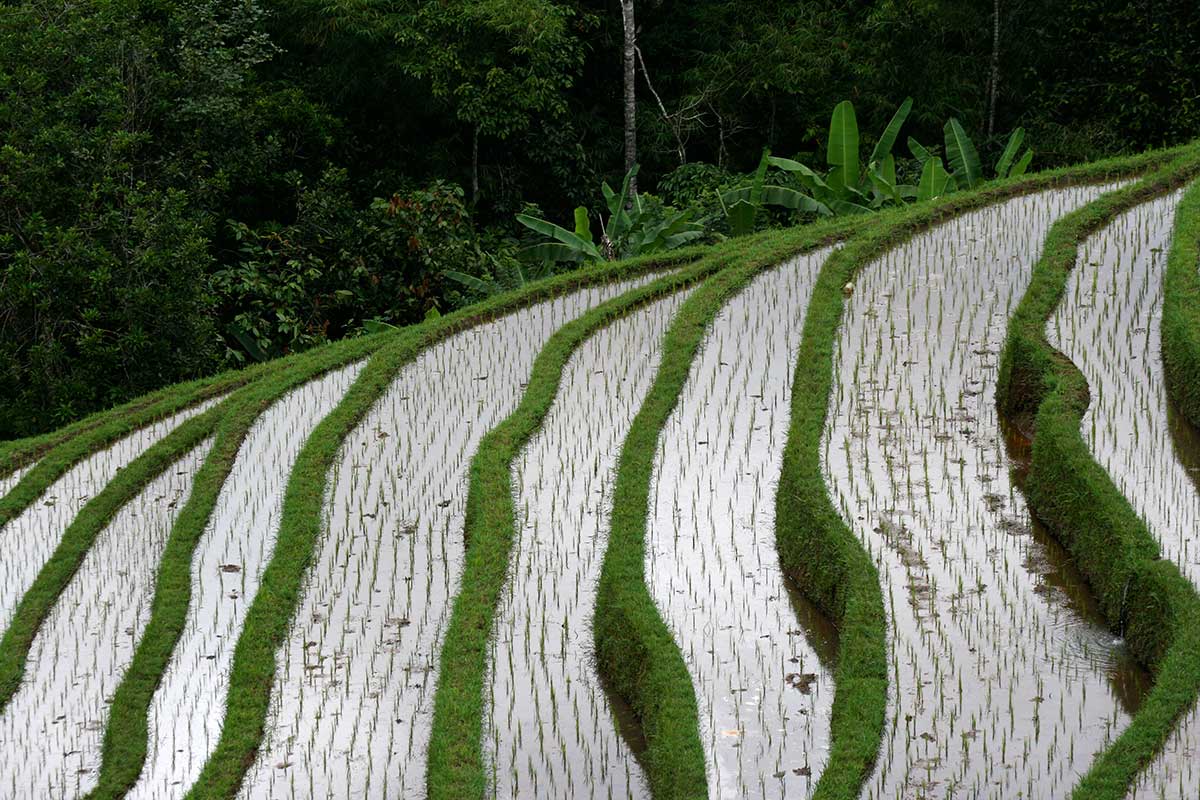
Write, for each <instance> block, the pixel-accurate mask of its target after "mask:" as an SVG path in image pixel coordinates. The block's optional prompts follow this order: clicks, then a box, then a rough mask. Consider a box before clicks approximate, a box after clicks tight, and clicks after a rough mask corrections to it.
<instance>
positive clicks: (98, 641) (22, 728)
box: [0, 441, 212, 800]
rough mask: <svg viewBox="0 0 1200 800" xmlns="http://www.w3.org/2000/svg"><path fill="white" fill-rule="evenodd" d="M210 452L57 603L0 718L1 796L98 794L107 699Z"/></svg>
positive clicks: (113, 539) (144, 502)
mask: <svg viewBox="0 0 1200 800" xmlns="http://www.w3.org/2000/svg"><path fill="white" fill-rule="evenodd" d="M211 445H212V442H211V441H209V442H206V443H204V444H203V445H201V446H200V447H197V448H196V449H195V450H193V451H192V452H191V453H190V454H188V455H187V456H186V457H184V458H183V459H182V460H181V461H178V462H176V463H175V464H173V465H171V466H170V467H168V469H167V470H166V471H165V472H164V473H163V474H162V475H160V476H159V477H158V478H156V479H155V480H153V481H151V482H150V484H149V485H147V486H146V488H145V489H143V490H142V491H141V493H139V494H138V495H137V496H136V497H135V498H134V499H133V500H132V501H131V502H130V503H128V504H126V505H125V506H124V507H123V508H122V509H121V510H120V511H119V512H118V513H117V515H116V516H115V517H114V518H113V520H112V521H111V522H110V523H109V524H108V525H107V526H106V527H105V529H104V530H103V531H102V532H101V533H100V535H99V536H98V537H97V539H96V542H95V544H94V545H93V546H92V548H91V550H89V551H88V554H87V555H86V556H85V557H84V560H83V563H82V564H81V565H80V567H79V571H78V572H76V573H75V576H74V577H73V578H72V580H71V582H70V583H69V584H68V585H67V587H66V589H65V590H64V591H63V593H62V594H61V595H60V596H59V598H58V601H57V602H56V603H55V605H54V608H53V610H52V611H51V612H50V615H49V616H48V617H47V619H46V621H45V623H44V624H43V625H42V627H41V629H40V630H39V631H38V634H37V636H36V637H35V639H34V641H33V647H32V649H31V651H30V654H29V661H28V664H27V666H26V669H25V679H24V681H23V682H22V683H21V686H20V688H19V689H18V690H17V693H16V694H15V695H14V696H13V698H12V700H11V701H10V702H9V703H8V705H7V706H5V708H4V710H3V712H2V713H0V795H2V796H4V797H10V798H13V799H14V800H17V798H31V799H32V798H46V797H78V796H82V795H84V794H86V793H87V792H89V791H90V790H91V789H92V788H94V786H95V783H96V778H97V774H98V770H99V766H100V749H101V745H102V743H103V739H104V729H105V726H106V724H107V721H108V702H109V699H110V698H111V696H112V693H113V692H114V691H115V689H116V687H117V685H118V684H119V683H120V681H121V678H122V676H123V675H124V673H125V670H126V669H127V668H128V666H129V663H130V661H131V660H132V659H133V654H134V651H135V650H136V648H137V644H138V641H139V640H140V638H141V636H142V632H143V631H144V630H145V627H146V624H147V622H148V621H149V617H150V604H151V600H152V598H153V592H154V578H155V574H156V572H157V569H158V561H159V558H160V557H161V556H162V552H163V549H164V548H165V547H166V544H167V538H168V537H169V535H170V532H171V525H172V524H173V523H174V521H175V518H176V517H177V516H178V515H179V512H180V511H181V510H182V509H183V506H184V505H185V504H186V503H187V498H188V495H189V494H190V493H191V487H192V481H193V479H194V478H195V474H196V472H197V470H199V468H200V465H201V464H202V463H204V458H205V457H206V455H207V454H208V450H209V449H210V447H211Z"/></svg>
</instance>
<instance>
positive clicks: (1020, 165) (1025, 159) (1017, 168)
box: [1008, 148, 1033, 178]
mask: <svg viewBox="0 0 1200 800" xmlns="http://www.w3.org/2000/svg"><path fill="white" fill-rule="evenodd" d="M1032 161H1033V148H1030V149H1028V150H1026V151H1025V155H1023V156H1021V160H1020V161H1018V162H1017V163H1016V164H1014V165H1013V168H1012V171H1011V172H1009V173H1008V175H1009V177H1010V178H1015V177H1017V176H1018V175H1024V174H1025V170H1027V169H1029V164H1030V162H1032Z"/></svg>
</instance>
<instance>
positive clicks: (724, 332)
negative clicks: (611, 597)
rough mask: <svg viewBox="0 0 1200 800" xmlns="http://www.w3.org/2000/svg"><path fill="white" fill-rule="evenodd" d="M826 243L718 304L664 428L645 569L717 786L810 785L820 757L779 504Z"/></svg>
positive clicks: (824, 672)
mask: <svg viewBox="0 0 1200 800" xmlns="http://www.w3.org/2000/svg"><path fill="white" fill-rule="evenodd" d="M829 252H830V251H829V250H828V249H825V250H820V251H817V252H814V253H810V254H807V255H804V256H801V257H799V258H796V259H794V260H792V261H789V262H787V263H785V264H783V265H781V266H780V267H778V268H776V269H773V270H771V271H769V272H767V273H764V274H763V275H760V276H758V277H757V278H756V279H755V280H754V281H753V282H752V283H751V284H750V285H749V286H748V287H747V288H746V289H744V290H743V291H742V292H741V293H739V294H738V295H737V296H735V297H734V298H733V299H731V300H730V301H729V302H728V303H727V304H726V305H725V307H724V308H722V309H721V311H720V313H719V314H718V316H717V317H716V319H715V320H714V321H713V323H712V325H711V328H710V330H709V331H708V333H707V334H706V337H705V339H704V341H703V344H702V347H701V351H700V353H699V354H698V356H697V357H696V361H695V362H694V363H693V365H692V369H691V371H690V373H689V375H688V379H687V383H686V384H685V385H684V388H683V391H682V393H681V395H680V398H679V402H678V405H677V406H676V408H675V410H674V411H673V412H672V414H671V417H670V419H669V420H668V422H667V424H666V425H665V427H664V428H663V430H662V432H661V434H660V436H659V452H658V455H657V457H656V460H655V467H654V469H655V471H654V477H653V479H652V481H651V487H650V489H651V492H650V517H649V521H648V523H647V526H646V544H647V556H646V559H647V560H646V574H647V581H648V583H649V586H650V591H651V594H652V596H653V597H654V600H655V603H656V604H657V605H658V608H659V611H660V613H661V614H662V616H663V618H664V619H665V620H666V622H667V626H668V628H670V630H671V631H672V633H673V634H674V636H675V639H676V641H677V643H678V644H679V646H680V648H681V650H682V651H683V656H684V660H685V662H686V663H687V666H688V669H689V671H690V673H691V676H692V681H693V685H694V688H695V691H696V699H697V702H698V707H699V715H700V726H701V731H700V733H701V739H702V741H703V744H704V747H705V751H706V757H707V762H708V780H709V787H708V794H709V796H710V797H713V798H746V797H756V798H758V797H763V798H778V797H807V796H808V795H809V794H810V793H811V792H812V790H813V787H814V786H815V783H816V780H817V777H818V776H819V774H820V772H821V769H822V767H823V766H824V763H825V760H826V758H827V757H828V746H829V714H830V705H831V703H832V699H833V688H834V687H833V682H832V677H831V675H832V665H830V664H828V663H822V661H821V659H820V658H819V657H818V654H817V652H816V651H814V649H813V648H812V647H811V646H810V645H809V643H808V640H807V638H806V635H805V629H804V626H803V624H802V622H801V618H800V615H799V614H798V613H797V611H798V609H797V604H796V602H794V600H795V595H793V594H792V593H791V591H790V587H789V586H788V582H787V581H786V579H785V577H784V575H783V573H782V570H781V568H780V564H779V556H778V552H777V551H776V548H775V531H774V515H775V487H776V485H777V482H778V478H779V470H780V468H781V465H782V459H783V447H784V443H785V440H786V435H787V427H788V421H789V409H790V403H791V391H790V390H791V381H792V376H793V372H794V369H795V353H796V350H797V348H798V347H799V343H800V334H801V330H802V328H803V324H804V315H805V311H806V309H807V307H808V300H809V297H810V296H811V292H812V286H813V282H814V281H815V279H816V275H817V271H818V270H819V269H820V267H821V264H822V263H823V262H824V260H825V258H826V256H828V254H829ZM800 611H801V612H802V613H805V614H809V612H808V610H807V609H805V608H803V607H802V604H801V608H800ZM826 652H828V650H827V649H826Z"/></svg>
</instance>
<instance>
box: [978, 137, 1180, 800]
mask: <svg viewBox="0 0 1200 800" xmlns="http://www.w3.org/2000/svg"><path fill="white" fill-rule="evenodd" d="M1197 172H1200V149H1197V148H1195V147H1192V148H1190V149H1189V150H1188V151H1187V152H1186V153H1185V154H1184V155H1183V156H1182V157H1181V158H1180V159H1179V160H1178V161H1176V162H1174V163H1172V164H1170V165H1168V166H1166V167H1164V168H1162V169H1160V170H1158V171H1156V172H1154V173H1153V174H1151V175H1149V176H1147V177H1146V178H1144V179H1142V180H1141V181H1139V182H1138V183H1136V184H1133V185H1132V186H1130V187H1126V188H1124V189H1122V190H1119V191H1116V192H1111V193H1109V194H1107V195H1105V196H1103V197H1101V198H1100V199H1098V200H1096V201H1095V202H1093V203H1091V204H1089V205H1087V206H1085V207H1083V208H1082V209H1079V210H1078V211H1076V212H1074V213H1072V214H1070V215H1068V216H1066V217H1064V218H1063V219H1062V220H1060V221H1059V222H1058V223H1057V224H1056V225H1055V226H1054V227H1053V228H1052V229H1051V232H1050V234H1049V237H1048V238H1047V242H1046V247H1045V250H1044V252H1043V254H1042V257H1041V259H1040V261H1039V262H1038V264H1037V266H1036V267H1035V268H1034V273H1033V280H1032V282H1031V283H1030V286H1029V288H1028V290H1027V291H1026V294H1025V296H1024V297H1023V298H1022V300H1021V303H1020V305H1019V306H1018V308H1017V312H1016V314H1015V315H1014V316H1013V318H1012V320H1011V321H1010V324H1009V329H1008V339H1007V342H1006V345H1005V349H1004V354H1003V357H1002V360H1001V380H1000V385H999V387H998V389H997V401H998V403H999V405H1000V408H1001V411H1002V412H1004V413H1006V414H1007V415H1009V416H1010V417H1012V418H1014V419H1016V420H1018V421H1020V422H1021V423H1023V426H1024V427H1026V428H1028V427H1030V426H1032V429H1033V431H1034V439H1033V452H1032V464H1031V469H1030V474H1029V478H1028V481H1027V483H1026V488H1025V492H1026V495H1027V497H1028V499H1029V504H1030V507H1031V508H1032V509H1033V511H1034V513H1036V514H1037V515H1038V517H1039V518H1041V519H1042V520H1043V521H1044V522H1046V523H1047V525H1048V527H1049V528H1050V530H1051V531H1052V532H1053V534H1054V535H1055V537H1056V538H1058V540H1059V541H1060V542H1062V543H1063V545H1065V546H1066V547H1067V549H1068V550H1069V551H1070V552H1071V554H1072V556H1073V557H1074V559H1075V561H1076V564H1077V565H1078V566H1079V568H1080V570H1081V571H1082V572H1083V574H1084V575H1085V577H1086V578H1087V581H1088V584H1089V585H1090V587H1091V589H1092V592H1093V593H1094V594H1095V596H1096V597H1097V599H1098V601H1099V603H1100V607H1101V609H1102V611H1103V613H1104V615H1105V618H1106V619H1107V620H1108V622H1109V624H1110V625H1111V626H1112V627H1113V629H1114V630H1117V631H1121V632H1123V634H1124V636H1125V638H1126V641H1127V642H1128V644H1129V647H1130V648H1131V650H1132V652H1133V653H1134V655H1135V656H1136V657H1137V659H1138V660H1139V661H1141V662H1142V663H1143V664H1144V665H1146V666H1147V667H1148V668H1149V669H1150V670H1151V671H1152V672H1153V673H1154V676H1155V681H1154V686H1153V688H1152V689H1151V691H1150V694H1149V696H1148V697H1147V699H1146V701H1145V702H1144V703H1143V705H1142V707H1141V708H1140V709H1139V711H1138V713H1137V714H1136V715H1135V716H1134V718H1133V721H1132V722H1131V723H1130V725H1129V727H1128V728H1126V729H1125V731H1123V732H1122V734H1121V736H1120V737H1119V738H1118V739H1117V740H1116V741H1115V742H1113V744H1112V745H1111V746H1109V748H1108V749H1107V750H1105V751H1104V752H1103V753H1101V754H1100V755H1099V756H1098V757H1097V759H1096V761H1095V762H1094V763H1093V765H1092V767H1091V769H1090V770H1089V771H1088V773H1087V774H1086V775H1085V776H1084V777H1083V779H1082V780H1081V782H1080V783H1079V785H1078V786H1077V787H1076V789H1075V791H1074V796H1075V797H1078V798H1087V800H1097V798H1112V799H1113V800H1117V799H1118V798H1122V797H1124V795H1125V793H1126V791H1127V789H1128V787H1129V785H1130V784H1131V782H1132V781H1133V779H1134V778H1135V776H1136V775H1137V772H1138V771H1139V770H1140V769H1141V768H1142V767H1143V766H1145V765H1146V764H1148V763H1150V761H1151V759H1152V758H1153V757H1154V755H1155V753H1156V752H1157V751H1158V748H1159V747H1160V746H1161V745H1162V743H1163V741H1164V740H1165V739H1166V737H1167V736H1168V735H1169V733H1170V731H1171V729H1172V727H1173V725H1174V722H1175V720H1176V719H1177V718H1178V716H1179V715H1180V714H1182V713H1183V712H1184V711H1186V710H1187V709H1189V708H1190V707H1191V705H1192V703H1193V702H1194V701H1195V698H1196V695H1197V691H1198V689H1200V597H1197V594H1196V592H1195V590H1194V589H1193V587H1192V585H1191V584H1190V583H1189V582H1188V581H1187V580H1186V579H1185V578H1184V577H1183V576H1182V574H1180V572H1179V569H1178V568H1177V567H1176V565H1175V564H1173V563H1170V562H1166V561H1162V560H1160V555H1159V547H1158V543H1157V541H1156V540H1155V539H1154V537H1153V535H1152V534H1151V533H1150V532H1149V531H1148V530H1147V529H1146V526H1145V525H1144V524H1143V523H1142V521H1141V520H1140V519H1139V518H1138V517H1137V515H1136V514H1135V513H1134V511H1133V509H1132V507H1131V506H1130V505H1129V502H1128V501H1127V500H1126V499H1125V498H1124V497H1123V496H1122V495H1121V493H1120V491H1119V490H1118V489H1117V487H1116V486H1115V485H1114V484H1113V482H1112V479H1111V478H1110V477H1109V476H1108V474H1107V473H1106V472H1105V471H1104V469H1103V468H1101V467H1100V465H1099V464H1097V463H1096V461H1095V460H1094V459H1093V458H1092V455H1091V453H1090V451H1089V450H1088V448H1087V445H1086V443H1085V442H1084V440H1083V436H1082V435H1081V433H1080V424H1081V421H1082V418H1083V414H1084V413H1085V412H1086V410H1087V406H1088V399H1089V398H1088V387H1087V382H1086V380H1085V379H1084V377H1083V375H1082V374H1081V373H1080V372H1079V370H1078V369H1076V368H1075V366H1074V365H1073V364H1071V363H1070V362H1069V361H1068V360H1067V359H1066V358H1065V357H1063V356H1062V354H1061V353H1059V352H1057V351H1056V350H1054V349H1053V348H1052V347H1051V346H1050V344H1049V343H1048V341H1047V340H1046V336H1045V326H1046V321H1047V320H1048V319H1049V317H1050V315H1051V314H1052V313H1053V312H1054V309H1055V308H1056V307H1057V306H1058V303H1059V300H1060V299H1061V297H1062V295H1063V292H1064V291H1065V289H1066V284H1067V279H1068V276H1069V273H1070V271H1071V269H1073V268H1074V266H1075V261H1076V257H1077V251H1078V245H1079V243H1080V242H1082V241H1083V240H1084V239H1085V238H1086V237H1087V236H1089V235H1090V234H1092V233H1094V232H1096V231H1098V230H1100V229H1101V228H1103V227H1104V226H1105V225H1106V224H1107V223H1108V222H1110V221H1111V220H1112V219H1113V218H1114V217H1115V216H1116V215H1117V214H1119V213H1121V212H1122V211H1125V210H1127V209H1129V208H1132V207H1133V206H1135V205H1137V204H1139V203H1142V202H1145V201H1147V200H1150V199H1152V198H1154V197H1157V196H1160V195H1162V194H1164V193H1165V192H1167V191H1170V190H1171V189H1173V188H1175V187H1177V186H1179V185H1180V184H1181V183H1182V182H1183V181H1184V180H1186V179H1187V178H1188V177H1191V176H1193V175H1195V174H1196V173H1197ZM1192 380H1193V381H1195V380H1200V375H1197V374H1193V376H1192Z"/></svg>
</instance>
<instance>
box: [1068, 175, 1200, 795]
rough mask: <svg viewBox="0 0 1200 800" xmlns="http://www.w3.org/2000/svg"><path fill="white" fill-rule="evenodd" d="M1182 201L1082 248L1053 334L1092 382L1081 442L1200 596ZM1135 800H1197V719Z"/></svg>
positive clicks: (1187, 722) (1136, 213)
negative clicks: (1175, 253)
mask: <svg viewBox="0 0 1200 800" xmlns="http://www.w3.org/2000/svg"><path fill="white" fill-rule="evenodd" d="M1181 194H1182V193H1181V192H1175V193H1172V194H1170V195H1168V196H1166V197H1163V198H1161V199H1159V200H1155V201H1153V202H1150V203H1146V204H1145V205H1142V206H1139V207H1138V208H1135V209H1133V210H1132V211H1129V212H1127V213H1125V214H1123V215H1121V216H1120V217H1118V218H1117V220H1115V221H1114V222H1113V223H1112V224H1111V225H1109V226H1108V227H1106V228H1105V229H1104V230H1102V231H1100V232H1099V233H1097V234H1096V235H1094V236H1092V237H1091V238H1089V239H1088V240H1087V241H1086V242H1085V243H1084V245H1083V247H1082V248H1081V251H1080V252H1081V254H1080V258H1079V262H1078V263H1077V264H1076V267H1075V270H1074V272H1073V273H1072V274H1071V279H1070V282H1069V283H1068V285H1067V293H1066V296H1065V297H1064V299H1063V302H1062V304H1061V305H1060V306H1059V308H1058V309H1057V311H1056V312H1055V314H1054V317H1053V318H1052V319H1051V321H1050V323H1049V325H1048V326H1047V334H1048V336H1049V338H1050V341H1051V343H1052V344H1054V345H1055V346H1056V347H1058V348H1059V349H1060V350H1062V351H1063V352H1064V353H1066V354H1067V356H1068V357H1070V358H1071V360H1072V361H1074V362H1075V364H1076V365H1077V366H1078V367H1079V368H1080V369H1081V370H1082V371H1083V373H1084V375H1086V376H1087V379H1088V385H1089V387H1090V388H1091V392H1092V402H1091V405H1090V406H1089V407H1088V411H1087V413H1086V414H1085V415H1084V418H1083V435H1084V439H1085V440H1086V441H1087V443H1088V446H1089V448H1090V449H1091V451H1092V453H1093V454H1094V455H1095V456H1096V459H1097V461H1099V462H1100V463H1101V464H1102V465H1103V466H1104V467H1105V469H1106V470H1107V471H1108V473H1109V475H1111V476H1112V478H1113V480H1114V482H1115V483H1116V484H1117V486H1118V487H1119V488H1120V489H1121V492H1122V493H1123V494H1124V495H1125V497H1126V498H1128V499H1129V502H1130V503H1132V504H1133V507H1134V509H1135V510H1136V511H1137V512H1138V514H1139V515H1140V516H1141V517H1142V519H1143V520H1145V521H1146V523H1147V525H1148V526H1149V528H1150V530H1151V532H1152V533H1153V534H1154V536H1155V537H1156V538H1157V539H1158V541H1159V542H1160V543H1161V545H1162V550H1163V556H1164V557H1165V558H1169V559H1172V560H1173V561H1174V562H1175V563H1176V564H1178V565H1179V567H1180V569H1181V570H1183V573H1184V575H1186V576H1187V577H1188V578H1189V579H1191V580H1192V582H1193V583H1196V584H1197V585H1198V586H1200V492H1198V491H1197V473H1195V472H1192V471H1191V470H1192V469H1195V464H1196V460H1197V457H1196V451H1195V447H1196V442H1195V437H1194V435H1189V434H1190V433H1191V432H1190V431H1189V430H1188V429H1187V428H1186V424H1184V423H1182V421H1178V422H1176V421H1175V420H1173V416H1174V415H1173V411H1172V409H1170V408H1169V406H1168V401H1167V394H1166V386H1165V383H1164V377H1163V369H1162V359H1161V356H1160V347H1161V338H1160V333H1161V332H1160V323H1161V315H1162V279H1163V271H1164V269H1165V267H1166V258H1167V251H1168V250H1169V249H1170V245H1171V232H1172V225H1173V222H1174V213H1175V207H1176V206H1177V205H1178V202H1179V198H1180V197H1181ZM1173 422H1174V425H1173V424H1172V423H1173ZM1173 427H1174V428H1175V430H1174V431H1172V428H1173ZM1135 796H1137V797H1146V798H1152V797H1159V796H1165V797H1197V796H1200V711H1198V712H1193V713H1192V714H1191V715H1190V716H1188V717H1186V718H1185V719H1184V720H1183V722H1182V724H1181V725H1180V727H1179V728H1178V729H1177V731H1176V733H1175V734H1174V735H1173V737H1172V739H1171V741H1170V742H1168V745H1167V747H1166V748H1165V749H1164V751H1163V753H1162V754H1161V756H1160V757H1159V758H1158V759H1157V760H1156V762H1155V763H1153V764H1152V765H1151V766H1150V767H1149V768H1148V769H1147V770H1146V771H1145V773H1144V774H1143V776H1142V778H1141V779H1140V780H1139V783H1138V787H1137V789H1136V791H1135Z"/></svg>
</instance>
